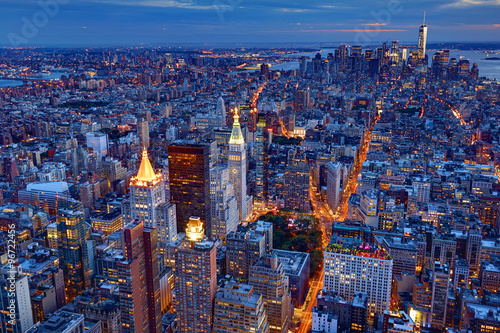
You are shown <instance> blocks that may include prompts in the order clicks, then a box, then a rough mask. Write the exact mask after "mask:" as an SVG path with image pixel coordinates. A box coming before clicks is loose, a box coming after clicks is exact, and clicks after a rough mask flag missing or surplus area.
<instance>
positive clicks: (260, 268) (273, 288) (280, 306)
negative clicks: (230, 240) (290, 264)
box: [248, 253, 293, 333]
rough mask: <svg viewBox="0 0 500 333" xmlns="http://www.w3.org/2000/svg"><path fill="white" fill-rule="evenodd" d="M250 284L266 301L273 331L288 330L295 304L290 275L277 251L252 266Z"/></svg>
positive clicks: (281, 331) (282, 332)
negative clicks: (292, 296)
mask: <svg viewBox="0 0 500 333" xmlns="http://www.w3.org/2000/svg"><path fill="white" fill-rule="evenodd" d="M248 284H249V285H251V286H253V288H254V291H255V292H257V293H259V294H261V295H262V298H263V300H264V303H265V307H266V313H267V320H268V322H269V328H270V332H271V333H284V332H288V325H289V324H290V320H291V318H292V315H293V304H292V298H291V295H290V291H289V287H288V277H287V276H286V275H285V271H284V269H283V265H282V264H281V263H280V262H279V261H278V257H277V255H276V253H273V254H272V256H269V255H268V256H266V257H265V258H262V259H260V260H259V261H257V262H256V263H255V264H253V265H252V267H251V268H250V276H249V280H248Z"/></svg>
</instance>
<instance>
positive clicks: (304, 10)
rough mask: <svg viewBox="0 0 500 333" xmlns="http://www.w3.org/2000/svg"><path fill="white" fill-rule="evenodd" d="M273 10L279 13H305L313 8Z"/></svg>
mask: <svg viewBox="0 0 500 333" xmlns="http://www.w3.org/2000/svg"><path fill="white" fill-rule="evenodd" d="M275 11H277V12H281V13H307V12H312V11H313V10H312V9H306V8H276V9H275Z"/></svg>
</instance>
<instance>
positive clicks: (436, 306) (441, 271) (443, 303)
mask: <svg viewBox="0 0 500 333" xmlns="http://www.w3.org/2000/svg"><path fill="white" fill-rule="evenodd" d="M449 287H450V270H449V268H448V265H446V264H445V265H441V264H440V263H439V262H438V261H436V262H434V269H433V272H432V301H431V312H432V320H431V327H432V328H436V329H441V330H442V329H444V328H445V326H446V313H447V305H448V289H449Z"/></svg>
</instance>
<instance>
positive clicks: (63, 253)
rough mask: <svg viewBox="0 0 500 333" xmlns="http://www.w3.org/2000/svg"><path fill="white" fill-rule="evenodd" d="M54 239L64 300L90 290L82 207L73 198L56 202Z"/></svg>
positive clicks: (69, 299) (87, 227)
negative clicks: (60, 269) (56, 240)
mask: <svg viewBox="0 0 500 333" xmlns="http://www.w3.org/2000/svg"><path fill="white" fill-rule="evenodd" d="M57 206H58V209H57V215H56V221H57V238H58V246H59V255H60V258H61V268H62V270H63V272H64V282H65V285H66V301H67V302H71V301H72V300H73V299H74V298H75V297H76V296H78V295H79V294H81V293H82V292H83V291H84V290H85V289H87V288H88V287H90V267H89V261H88V259H89V256H88V248H87V239H88V237H87V232H88V230H89V226H88V225H87V223H85V213H84V212H83V204H82V203H81V202H80V201H76V200H73V199H61V200H57Z"/></svg>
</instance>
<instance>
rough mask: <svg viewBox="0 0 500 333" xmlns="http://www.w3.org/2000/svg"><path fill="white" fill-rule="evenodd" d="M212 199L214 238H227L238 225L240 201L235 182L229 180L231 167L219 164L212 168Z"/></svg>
mask: <svg viewBox="0 0 500 333" xmlns="http://www.w3.org/2000/svg"><path fill="white" fill-rule="evenodd" d="M210 201H211V209H212V211H211V215H212V238H214V239H225V238H226V236H227V234H228V233H230V232H231V231H235V230H236V228H237V227H238V222H239V214H238V203H237V201H236V196H235V195H234V187H233V184H232V183H230V182H229V169H228V168H227V167H225V166H217V167H215V168H212V169H211V170H210Z"/></svg>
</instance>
